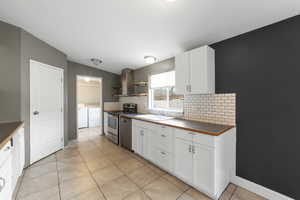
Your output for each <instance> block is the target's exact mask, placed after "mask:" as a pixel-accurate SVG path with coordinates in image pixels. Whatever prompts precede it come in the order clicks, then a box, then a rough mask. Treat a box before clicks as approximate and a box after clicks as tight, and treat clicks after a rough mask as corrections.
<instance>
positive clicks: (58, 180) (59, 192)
mask: <svg viewBox="0 0 300 200" xmlns="http://www.w3.org/2000/svg"><path fill="white" fill-rule="evenodd" d="M55 161H56V173H57V182H58V183H57V184H58V185H57V186H58V195H59V199H60V200H61V199H62V198H61V191H60V189H61V187H60V178H59V171H58V163H57V157H56V154H55Z"/></svg>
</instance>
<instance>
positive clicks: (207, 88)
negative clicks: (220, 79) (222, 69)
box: [190, 46, 215, 94]
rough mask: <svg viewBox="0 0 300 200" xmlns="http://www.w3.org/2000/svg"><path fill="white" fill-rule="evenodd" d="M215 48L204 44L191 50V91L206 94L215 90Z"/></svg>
mask: <svg viewBox="0 0 300 200" xmlns="http://www.w3.org/2000/svg"><path fill="white" fill-rule="evenodd" d="M214 82H215V65H214V50H213V49H212V48H210V47H208V46H203V47H200V48H197V49H194V50H192V51H190V92H191V93H192V94H206V93H214V92H215V84H214Z"/></svg>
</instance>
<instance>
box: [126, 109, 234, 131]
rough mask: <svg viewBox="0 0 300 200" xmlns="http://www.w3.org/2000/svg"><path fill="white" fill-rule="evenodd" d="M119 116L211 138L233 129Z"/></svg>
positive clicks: (218, 125)
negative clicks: (210, 136)
mask: <svg viewBox="0 0 300 200" xmlns="http://www.w3.org/2000/svg"><path fill="white" fill-rule="evenodd" d="M121 116H124V117H127V118H132V119H136V120H141V121H145V122H151V123H155V124H159V125H164V126H170V127H174V128H180V129H184V130H187V131H192V132H198V133H202V134H207V135H212V136H218V135H221V134H222V133H225V132H226V131H228V130H229V129H231V128H233V127H234V126H229V125H222V124H213V123H207V122H201V121H192V120H186V119H180V118H171V119H167V120H159V121H156V120H151V119H147V117H141V114H122V115H121Z"/></svg>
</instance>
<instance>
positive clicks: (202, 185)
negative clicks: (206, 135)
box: [193, 144, 214, 194]
mask: <svg viewBox="0 0 300 200" xmlns="http://www.w3.org/2000/svg"><path fill="white" fill-rule="evenodd" d="M193 167H194V180H193V182H194V185H195V186H196V187H197V188H199V189H201V190H203V191H205V192H207V193H210V194H214V149H213V148H210V147H206V146H203V145H199V144H196V145H195V146H194V164H193Z"/></svg>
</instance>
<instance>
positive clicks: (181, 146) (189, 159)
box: [174, 138, 193, 183]
mask: <svg viewBox="0 0 300 200" xmlns="http://www.w3.org/2000/svg"><path fill="white" fill-rule="evenodd" d="M191 147H192V142H189V141H185V140H182V139H178V138H176V139H175V147H174V148H175V154H174V157H175V158H174V159H175V161H174V163H175V166H174V173H175V174H176V175H177V176H178V177H179V178H181V179H183V180H184V181H186V182H188V183H191V182H192V181H191V180H193V153H192V149H191Z"/></svg>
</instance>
